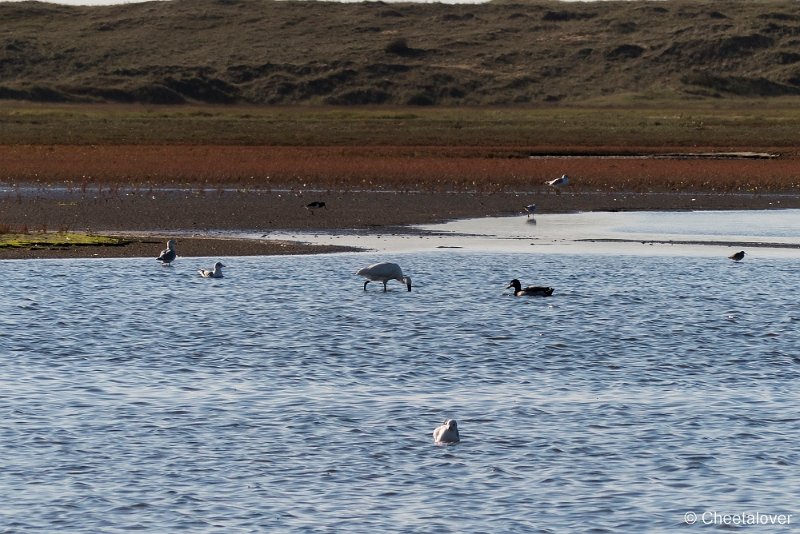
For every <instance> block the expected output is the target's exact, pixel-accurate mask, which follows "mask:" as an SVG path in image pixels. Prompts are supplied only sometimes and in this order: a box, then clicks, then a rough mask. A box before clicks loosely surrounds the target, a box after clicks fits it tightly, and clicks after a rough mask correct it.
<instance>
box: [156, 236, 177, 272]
mask: <svg viewBox="0 0 800 534" xmlns="http://www.w3.org/2000/svg"><path fill="white" fill-rule="evenodd" d="M177 255H178V254H177V253H176V252H175V241H173V240H172V239H170V240H169V241H167V248H165V249H164V250H162V251H161V254H160V255H159V256H158V257H157V258H156V260H158V261H160V262H161V265H165V266H169V265H170V264H172V262H173V261H175V257H176V256H177Z"/></svg>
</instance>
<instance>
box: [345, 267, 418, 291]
mask: <svg viewBox="0 0 800 534" xmlns="http://www.w3.org/2000/svg"><path fill="white" fill-rule="evenodd" d="M356 274H357V275H358V276H363V277H364V278H366V279H367V281H366V282H364V291H366V290H367V284H369V283H370V282H383V290H384V291H386V282H388V281H389V280H397V281H398V282H401V283H403V284H405V285H406V287H408V290H409V291H411V277H410V276H403V270H402V269H401V268H400V266H399V265H397V264H396V263H375V264H373V265H370V266H369V267H364V268H363V269H360V270H359V271H358V272H357V273H356Z"/></svg>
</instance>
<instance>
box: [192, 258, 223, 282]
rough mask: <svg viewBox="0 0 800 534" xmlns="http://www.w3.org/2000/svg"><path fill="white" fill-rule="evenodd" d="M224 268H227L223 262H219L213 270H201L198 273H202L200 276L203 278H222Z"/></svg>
mask: <svg viewBox="0 0 800 534" xmlns="http://www.w3.org/2000/svg"><path fill="white" fill-rule="evenodd" d="M223 267H225V265H223V264H222V262H220V261H218V262H217V263H215V264H214V268H213V269H211V270H209V269H200V270H198V271H197V272H198V273H200V276H202V277H203V278H222V268H223Z"/></svg>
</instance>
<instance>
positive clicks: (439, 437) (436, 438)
mask: <svg viewBox="0 0 800 534" xmlns="http://www.w3.org/2000/svg"><path fill="white" fill-rule="evenodd" d="M459 441H461V436H459V435H458V423H457V422H456V420H455V419H448V420H447V421H445V422H444V423H442V426H438V427H436V429H434V431H433V442H434V443H458V442H459Z"/></svg>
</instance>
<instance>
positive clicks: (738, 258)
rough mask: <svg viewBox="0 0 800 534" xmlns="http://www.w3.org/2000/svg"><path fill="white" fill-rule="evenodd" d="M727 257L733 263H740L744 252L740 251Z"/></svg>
mask: <svg viewBox="0 0 800 534" xmlns="http://www.w3.org/2000/svg"><path fill="white" fill-rule="evenodd" d="M728 257H729V258H730V259H732V260H733V261H742V260H743V259H744V250H740V251H739V252H737V253H736V254H731V255H730V256H728Z"/></svg>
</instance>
